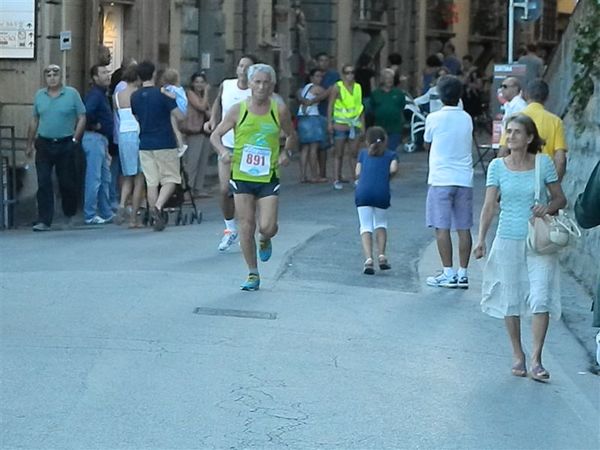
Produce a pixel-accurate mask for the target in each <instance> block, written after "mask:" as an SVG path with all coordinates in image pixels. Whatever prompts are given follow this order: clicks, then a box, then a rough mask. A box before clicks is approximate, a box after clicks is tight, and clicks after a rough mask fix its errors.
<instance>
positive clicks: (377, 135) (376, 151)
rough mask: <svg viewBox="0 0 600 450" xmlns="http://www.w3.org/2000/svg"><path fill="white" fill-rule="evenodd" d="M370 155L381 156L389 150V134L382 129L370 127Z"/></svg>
mask: <svg viewBox="0 0 600 450" xmlns="http://www.w3.org/2000/svg"><path fill="white" fill-rule="evenodd" d="M366 140H367V145H368V146H369V150H368V151H369V155H371V156H381V155H383V154H384V153H385V150H386V148H387V144H386V142H387V134H386V132H385V130H384V129H383V128H381V127H369V128H367V133H366Z"/></svg>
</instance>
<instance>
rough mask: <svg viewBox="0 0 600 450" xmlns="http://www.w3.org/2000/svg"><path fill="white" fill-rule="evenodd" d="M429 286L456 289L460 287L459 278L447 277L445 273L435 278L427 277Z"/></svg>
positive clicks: (454, 276)
mask: <svg viewBox="0 0 600 450" xmlns="http://www.w3.org/2000/svg"><path fill="white" fill-rule="evenodd" d="M427 285H428V286H434V287H445V288H456V287H457V286H458V278H457V277H456V275H452V276H450V277H449V276H447V275H446V274H444V273H443V272H442V273H440V274H439V275H438V276H435V277H427Z"/></svg>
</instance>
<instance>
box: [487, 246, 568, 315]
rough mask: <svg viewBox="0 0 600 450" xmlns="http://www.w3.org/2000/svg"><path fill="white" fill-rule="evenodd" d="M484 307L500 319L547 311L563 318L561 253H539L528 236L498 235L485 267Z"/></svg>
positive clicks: (488, 312)
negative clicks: (535, 250) (531, 246)
mask: <svg viewBox="0 0 600 450" xmlns="http://www.w3.org/2000/svg"><path fill="white" fill-rule="evenodd" d="M481 310H482V311H483V312H484V313H486V314H488V315H490V316H492V317H496V318H499V319H503V318H504V317H506V316H526V315H530V314H536V313H546V312H547V313H550V316H551V317H552V318H553V319H560V315H561V306H560V271H559V268H558V254H553V255H537V254H535V253H533V252H532V251H531V250H530V249H529V248H527V243H526V240H525V239H523V240H513V239H502V238H500V237H496V238H495V239H494V242H493V244H492V248H491V250H490V252H489V256H488V259H487V262H486V263H485V267H484V269H483V283H482V300H481Z"/></svg>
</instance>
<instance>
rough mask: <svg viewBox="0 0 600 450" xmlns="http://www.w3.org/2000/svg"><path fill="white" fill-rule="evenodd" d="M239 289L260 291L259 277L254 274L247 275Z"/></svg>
mask: <svg viewBox="0 0 600 450" xmlns="http://www.w3.org/2000/svg"><path fill="white" fill-rule="evenodd" d="M240 289H241V290H242V291H258V290H259V289H260V276H259V275H258V274H256V273H251V274H248V278H246V281H244V282H243V283H242V284H241V286H240Z"/></svg>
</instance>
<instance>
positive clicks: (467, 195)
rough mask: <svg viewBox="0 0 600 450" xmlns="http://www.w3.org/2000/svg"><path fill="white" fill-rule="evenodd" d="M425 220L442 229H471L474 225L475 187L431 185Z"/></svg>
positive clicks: (432, 226)
mask: <svg viewBox="0 0 600 450" xmlns="http://www.w3.org/2000/svg"><path fill="white" fill-rule="evenodd" d="M425 221H426V223H427V226H428V227H431V228H439V229H442V230H469V229H471V227H472V226H473V188H470V187H463V186H429V190H428V191H427V204H426V211H425Z"/></svg>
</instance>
